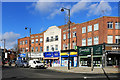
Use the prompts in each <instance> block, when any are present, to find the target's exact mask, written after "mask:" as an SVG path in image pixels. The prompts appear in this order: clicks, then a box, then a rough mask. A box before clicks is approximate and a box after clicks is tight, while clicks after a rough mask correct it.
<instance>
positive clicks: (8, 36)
mask: <svg viewBox="0 0 120 80" xmlns="http://www.w3.org/2000/svg"><path fill="white" fill-rule="evenodd" d="M18 37H20V34H17V33H14V32H5V33H4V34H3V35H2V39H5V40H6V44H5V46H6V48H7V49H8V48H12V47H13V46H14V45H15V44H16V40H17V39H18ZM0 40H1V39H0Z"/></svg>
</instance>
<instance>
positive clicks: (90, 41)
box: [88, 38, 92, 46]
mask: <svg viewBox="0 0 120 80" xmlns="http://www.w3.org/2000/svg"><path fill="white" fill-rule="evenodd" d="M89 45H92V38H88V46H89Z"/></svg>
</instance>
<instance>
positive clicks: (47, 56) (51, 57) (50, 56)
mask: <svg viewBox="0 0 120 80" xmlns="http://www.w3.org/2000/svg"><path fill="white" fill-rule="evenodd" d="M43 60H44V62H45V63H46V64H47V65H48V66H49V67H57V66H60V52H59V51H57V52H44V58H43Z"/></svg>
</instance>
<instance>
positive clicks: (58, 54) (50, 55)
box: [44, 51, 60, 57]
mask: <svg viewBox="0 0 120 80" xmlns="http://www.w3.org/2000/svg"><path fill="white" fill-rule="evenodd" d="M44 57H60V53H59V51H58V52H44Z"/></svg>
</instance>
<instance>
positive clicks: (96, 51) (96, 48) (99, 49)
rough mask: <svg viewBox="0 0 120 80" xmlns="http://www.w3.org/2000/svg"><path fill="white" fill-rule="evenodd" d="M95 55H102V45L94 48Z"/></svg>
mask: <svg viewBox="0 0 120 80" xmlns="http://www.w3.org/2000/svg"><path fill="white" fill-rule="evenodd" d="M93 54H102V45H97V46H96V45H95V46H93Z"/></svg>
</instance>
